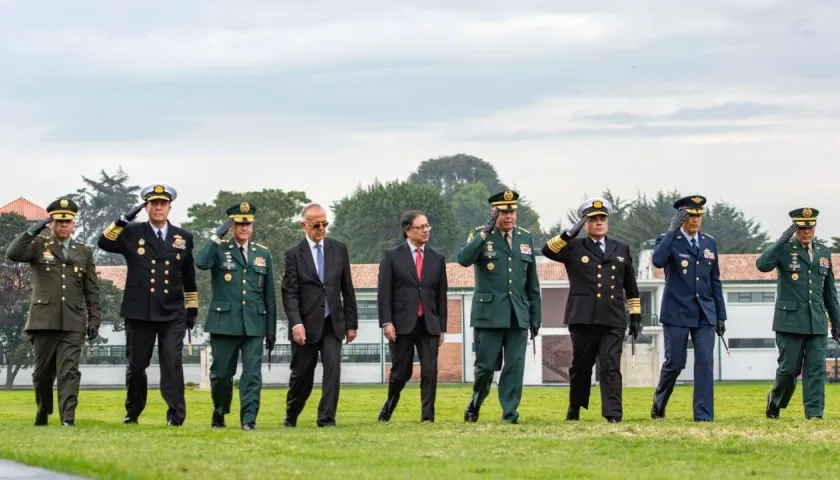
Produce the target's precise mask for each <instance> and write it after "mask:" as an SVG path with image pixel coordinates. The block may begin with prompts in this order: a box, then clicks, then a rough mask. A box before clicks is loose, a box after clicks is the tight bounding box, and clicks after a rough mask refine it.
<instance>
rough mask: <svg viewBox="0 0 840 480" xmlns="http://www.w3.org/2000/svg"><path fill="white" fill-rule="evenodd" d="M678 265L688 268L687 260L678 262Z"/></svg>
mask: <svg viewBox="0 0 840 480" xmlns="http://www.w3.org/2000/svg"><path fill="white" fill-rule="evenodd" d="M680 265H682V266H683V267H687V266H688V260H683V261H682V262H680Z"/></svg>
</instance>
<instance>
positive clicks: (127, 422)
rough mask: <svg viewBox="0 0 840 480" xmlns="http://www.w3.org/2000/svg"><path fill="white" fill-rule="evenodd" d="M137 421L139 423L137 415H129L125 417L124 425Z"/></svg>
mask: <svg viewBox="0 0 840 480" xmlns="http://www.w3.org/2000/svg"><path fill="white" fill-rule="evenodd" d="M135 423H137V417H131V416H128V417H125V418H123V424H124V425H129V424H135Z"/></svg>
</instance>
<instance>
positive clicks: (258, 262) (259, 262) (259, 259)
mask: <svg viewBox="0 0 840 480" xmlns="http://www.w3.org/2000/svg"><path fill="white" fill-rule="evenodd" d="M254 266H256V267H264V266H265V258H263V257H257V258H255V259H254Z"/></svg>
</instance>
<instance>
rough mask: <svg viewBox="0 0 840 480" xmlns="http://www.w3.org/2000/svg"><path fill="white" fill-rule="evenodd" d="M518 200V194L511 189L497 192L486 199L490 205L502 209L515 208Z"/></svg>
mask: <svg viewBox="0 0 840 480" xmlns="http://www.w3.org/2000/svg"><path fill="white" fill-rule="evenodd" d="M518 200H519V194H518V193H516V192H514V191H513V190H505V191H504V192H499V193H497V194H495V195H493V196H491V197H490V198H488V199H487V201H488V202H490V205H493V206H494V207H496V208H498V209H499V210H502V211H507V210H516V207H517V201H518Z"/></svg>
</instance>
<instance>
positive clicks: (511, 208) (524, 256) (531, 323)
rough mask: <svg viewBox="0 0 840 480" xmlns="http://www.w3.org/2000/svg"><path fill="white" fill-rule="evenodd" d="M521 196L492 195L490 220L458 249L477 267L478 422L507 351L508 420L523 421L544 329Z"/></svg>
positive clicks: (471, 415) (474, 415) (473, 417)
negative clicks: (535, 343)
mask: <svg viewBox="0 0 840 480" xmlns="http://www.w3.org/2000/svg"><path fill="white" fill-rule="evenodd" d="M518 200H519V193H517V192H514V191H511V190H507V191H504V192H500V193H497V194H495V195H493V196H491V197H490V198H489V199H488V201H489V203H490V205H492V207H491V209H490V218H489V219H488V220H487V224H486V225H484V226H483V227H478V228H476V229H475V231H474V232H471V233H470V235H469V237H468V238H467V242H466V243H465V244H464V246H463V247H461V250H460V251H459V252H458V263H459V264H461V265H462V266H465V267H469V266H473V268H474V270H475V290H474V294H473V301H472V312H471V314H470V326H472V327H473V328H474V329H475V344H476V352H475V381H474V383H473V395H472V399H471V400H470V403H469V404H468V405H467V409H466V411H465V412H464V421H465V422H476V421H478V412H479V410H480V409H481V405H482V403H483V402H484V399H485V398H487V395H488V394H489V393H490V385H491V382H492V381H493V373H494V371H495V370H496V369H497V368H498V367H497V365H498V362H499V359H500V358H501V357H502V356H503V358H504V366H503V367H502V373H501V376H500V377H499V402H500V403H501V406H502V419H503V420H504V421H506V422H509V423H514V424H516V423H519V412H518V411H517V408H518V407H519V402H520V399H521V397H522V382H523V377H524V374H525V354H526V351H527V349H528V333H529V331H530V333H531V337H532V338H533V337H535V336H536V335H537V333H538V332H539V329H540V325H541V324H542V301H541V298H540V281H539V278H537V264H536V262H535V259H534V251H533V250H534V240H533V238H532V237H531V234H530V233H529V232H528V231H527V230H525V229H523V228H519V227H517V226H516V209H517V204H518Z"/></svg>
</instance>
